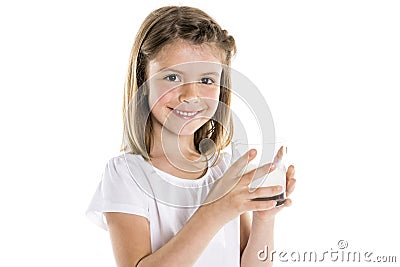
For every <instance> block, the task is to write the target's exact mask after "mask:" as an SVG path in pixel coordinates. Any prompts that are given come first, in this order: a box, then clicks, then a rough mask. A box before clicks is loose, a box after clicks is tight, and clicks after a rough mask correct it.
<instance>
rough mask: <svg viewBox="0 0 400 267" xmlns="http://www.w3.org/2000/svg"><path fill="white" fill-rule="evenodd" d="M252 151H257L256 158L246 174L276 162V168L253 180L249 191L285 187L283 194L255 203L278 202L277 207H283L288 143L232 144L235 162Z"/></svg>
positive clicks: (280, 140)
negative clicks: (276, 186) (260, 188)
mask: <svg viewBox="0 0 400 267" xmlns="http://www.w3.org/2000/svg"><path fill="white" fill-rule="evenodd" d="M250 149H256V150H257V155H256V157H255V158H254V159H253V160H252V161H250V163H249V164H248V166H247V168H246V170H245V173H246V172H249V171H251V170H253V169H255V168H257V167H260V166H262V165H265V164H267V163H271V162H274V163H275V165H276V168H275V169H274V170H273V171H271V172H270V173H268V174H266V175H264V176H262V177H259V178H255V179H254V178H253V180H252V182H251V183H250V185H249V190H250V191H254V190H256V189H257V188H259V187H268V186H275V185H280V186H282V187H283V192H282V193H280V194H278V195H275V196H271V197H263V198H254V199H253V200H254V201H266V200H276V201H277V206H279V205H282V204H283V203H284V202H285V200H286V171H287V142H286V140H284V139H280V138H279V139H278V138H277V139H276V141H274V142H268V143H255V144H250V143H244V142H239V141H238V142H232V157H233V159H234V160H236V159H238V158H239V157H240V156H242V155H243V154H245V153H247V151H249V150H250Z"/></svg>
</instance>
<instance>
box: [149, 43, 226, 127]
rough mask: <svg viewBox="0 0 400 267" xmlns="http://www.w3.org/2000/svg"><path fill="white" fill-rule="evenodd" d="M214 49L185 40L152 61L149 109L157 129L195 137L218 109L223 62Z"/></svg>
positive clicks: (164, 50)
mask: <svg viewBox="0 0 400 267" xmlns="http://www.w3.org/2000/svg"><path fill="white" fill-rule="evenodd" d="M219 58H220V57H219V55H218V53H217V51H216V49H215V48H212V47H210V46H208V45H202V46H198V45H192V44H190V43H187V42H184V41H177V42H175V43H172V44H169V45H166V46H164V47H163V49H162V50H161V51H160V52H159V53H158V54H157V56H156V57H155V58H154V59H153V60H151V61H150V62H149V65H148V69H147V73H148V75H149V76H148V77H149V78H150V79H149V81H148V87H149V106H150V110H151V116H152V119H153V126H154V128H155V129H157V128H161V129H163V130H167V131H170V132H173V133H175V134H177V135H193V134H194V133H195V132H196V131H197V130H198V129H199V128H200V127H201V126H202V125H204V124H205V123H206V122H207V121H208V120H209V119H210V118H211V117H212V116H213V115H214V113H215V111H216V110H217V107H218V102H219V94H220V87H219V81H220V78H221V73H222V65H221V64H222V63H221V60H220V59H219Z"/></svg>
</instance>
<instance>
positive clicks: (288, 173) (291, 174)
mask: <svg viewBox="0 0 400 267" xmlns="http://www.w3.org/2000/svg"><path fill="white" fill-rule="evenodd" d="M294 173H295V170H294V166H293V165H290V166H289V167H288V169H287V171H286V180H289V179H290V178H294Z"/></svg>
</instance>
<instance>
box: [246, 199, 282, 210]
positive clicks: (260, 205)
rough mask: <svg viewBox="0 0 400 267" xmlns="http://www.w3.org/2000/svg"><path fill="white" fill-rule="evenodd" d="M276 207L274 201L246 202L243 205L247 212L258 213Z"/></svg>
mask: <svg viewBox="0 0 400 267" xmlns="http://www.w3.org/2000/svg"><path fill="white" fill-rule="evenodd" d="M275 207H276V201H275V200H268V201H248V202H247V203H246V204H245V208H246V210H247V211H260V210H271V209H273V208H275Z"/></svg>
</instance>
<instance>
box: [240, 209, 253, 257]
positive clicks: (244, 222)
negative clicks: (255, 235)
mask: <svg viewBox="0 0 400 267" xmlns="http://www.w3.org/2000/svg"><path fill="white" fill-rule="evenodd" d="M250 229H251V219H250V214H249V213H248V212H245V213H243V214H242V215H240V257H242V255H243V251H244V249H245V248H246V245H247V242H248V241H249V236H250Z"/></svg>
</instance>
